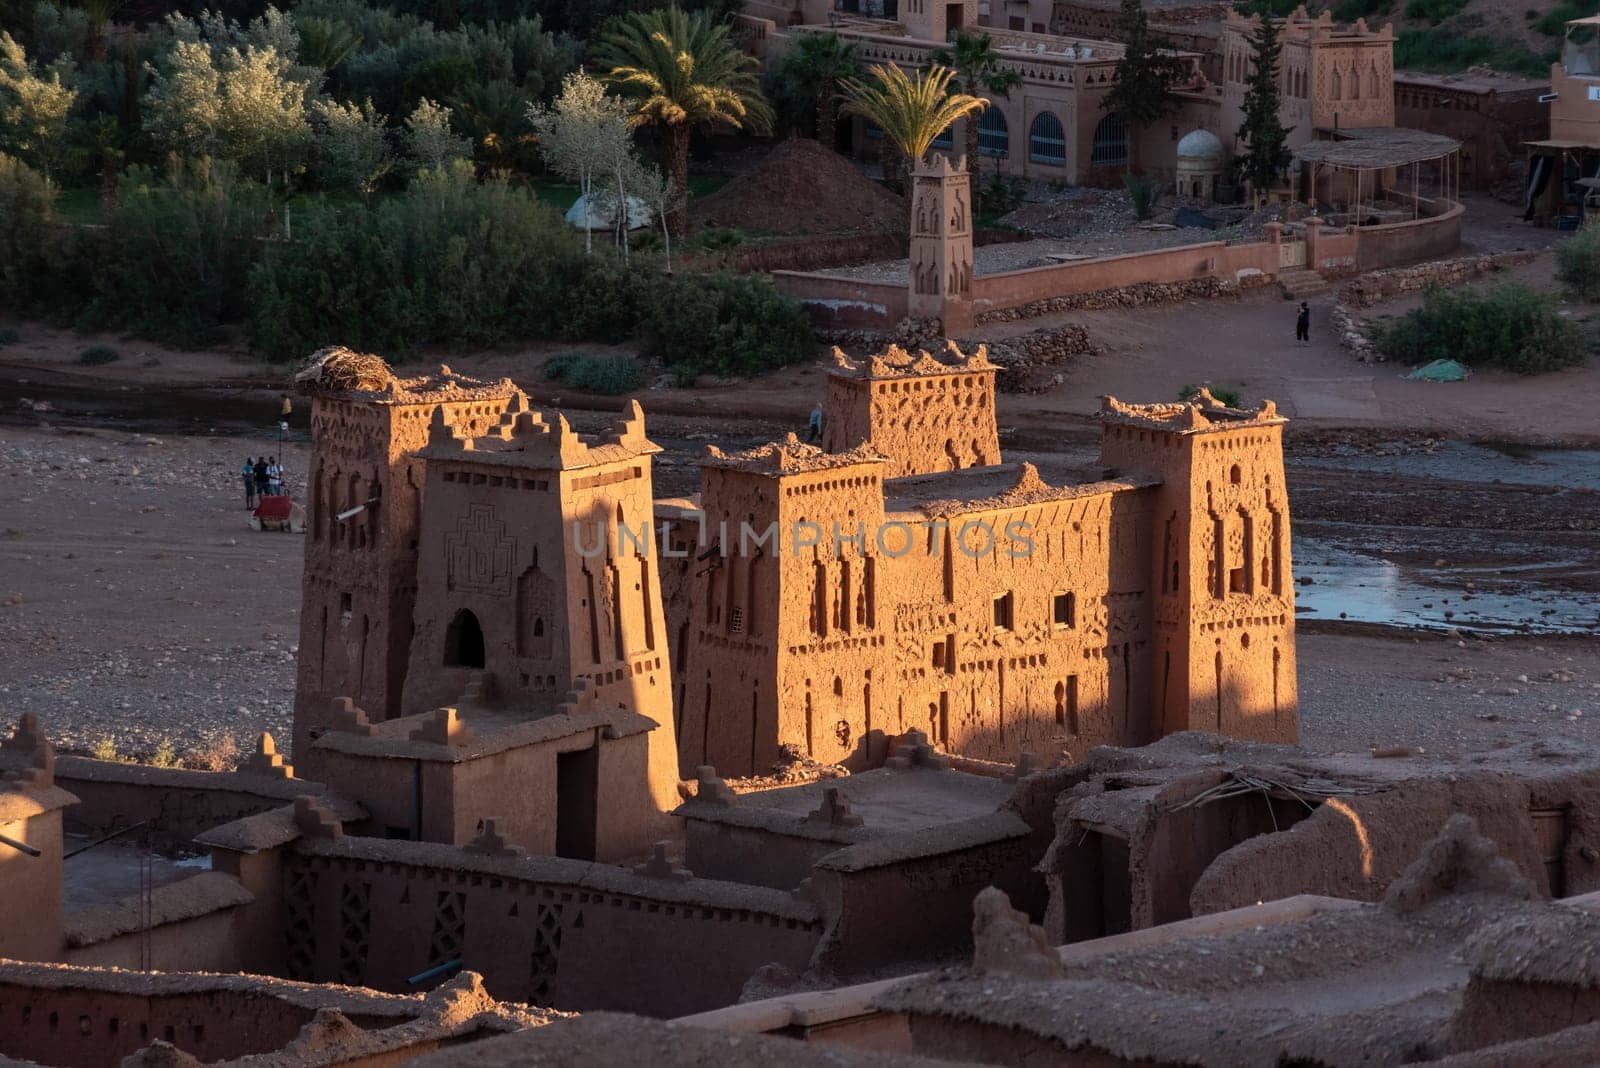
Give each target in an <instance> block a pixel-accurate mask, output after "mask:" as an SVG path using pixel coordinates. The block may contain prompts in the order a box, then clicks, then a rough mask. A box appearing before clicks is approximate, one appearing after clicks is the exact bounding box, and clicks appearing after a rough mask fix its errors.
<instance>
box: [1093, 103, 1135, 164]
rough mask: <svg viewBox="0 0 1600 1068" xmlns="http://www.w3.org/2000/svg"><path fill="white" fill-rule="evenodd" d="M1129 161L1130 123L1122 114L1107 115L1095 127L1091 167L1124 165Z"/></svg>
mask: <svg viewBox="0 0 1600 1068" xmlns="http://www.w3.org/2000/svg"><path fill="white" fill-rule="evenodd" d="M1127 163H1128V124H1127V123H1125V122H1123V121H1122V116H1121V115H1107V116H1106V117H1105V118H1103V119H1101V120H1100V125H1098V126H1096V127H1095V128H1094V151H1093V152H1092V153H1091V154H1090V156H1089V166H1091V167H1123V166H1126V165H1127Z"/></svg>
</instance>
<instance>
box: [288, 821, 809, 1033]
mask: <svg viewBox="0 0 1600 1068" xmlns="http://www.w3.org/2000/svg"><path fill="white" fill-rule="evenodd" d="M297 850H298V851H297V852H296V853H295V854H293V855H291V856H289V857H287V858H286V872H285V876H286V879H287V888H288V889H287V893H286V899H285V907H286V912H287V915H286V918H285V919H286V923H285V926H286V929H287V936H288V939H289V946H290V950H289V966H290V972H291V975H292V977H294V978H301V979H307V980H313V981H317V982H341V983H355V984H361V985H365V986H371V987H375V988H378V989H381V990H396V991H399V990H408V989H411V988H410V987H408V986H407V985H406V977H408V976H411V975H415V974H417V973H419V972H422V971H424V970H425V969H427V968H430V967H433V966H436V965H439V964H443V963H446V962H448V961H451V960H456V959H459V960H461V962H462V966H463V967H464V968H468V969H470V970H472V971H475V972H478V973H480V974H482V975H483V977H484V983H485V985H486V986H487V987H488V989H489V991H490V993H491V994H493V995H494V996H495V997H497V998H501V999H506V1000H514V1001H527V1002H531V1003H533V1004H536V1005H545V1006H553V1007H556V1008H563V1009H575V1010H589V1009H621V1010H626V1011H631V1012H640V1013H644V1014H647V1015H656V1016H677V1015H682V1014H685V1013H690V1012H697V1011H702V1010H704V1009H708V1008H713V1007H716V1006H719V1005H725V1004H728V1003H730V1002H732V1001H734V1000H736V999H737V998H738V995H739V991H740V990H741V989H742V987H743V985H744V983H745V981H746V980H747V979H748V978H749V977H750V975H751V974H752V973H754V972H755V970H756V969H757V968H759V967H760V966H761V965H763V964H766V963H769V962H777V963H780V964H782V965H784V966H785V967H788V968H790V969H791V970H793V971H795V972H800V971H803V970H805V967H806V962H807V961H808V960H809V958H810V956H811V953H812V950H813V948H814V947H815V945H816V942H817V939H818V938H819V937H820V935H821V930H822V927H821V920H820V918H819V917H818V915H817V913H816V911H815V910H814V909H813V908H812V907H811V906H810V905H808V904H805V903H802V902H800V901H797V900H796V899H794V898H792V897H790V896H789V895H787V894H782V893H779V892H777V891H772V890H766V889H762V888H757V887H747V886H735V885H732V884H728V883H719V882H713V881H710V880H704V879H693V880H689V881H687V882H679V881H674V880H672V879H652V878H647V877H644V876H639V875H634V874H632V873H630V872H627V871H626V870H623V869H618V868H611V867H608V866H605V865H599V864H589V863H583V862H579V861H568V860H562V859H558V858H553V857H530V858H508V859H503V860H502V859H493V858H486V857H481V856H474V855H471V854H468V853H465V852H463V851H461V850H456V849H452V848H449V847H446V846H439V845H431V844H426V843H416V842H379V841H374V840H370V839H369V840H354V839H333V840H319V841H315V842H305V841H303V842H301V843H300V844H299V845H298V847H297ZM686 976H692V977H693V981H692V982H687V981H685V977H686Z"/></svg>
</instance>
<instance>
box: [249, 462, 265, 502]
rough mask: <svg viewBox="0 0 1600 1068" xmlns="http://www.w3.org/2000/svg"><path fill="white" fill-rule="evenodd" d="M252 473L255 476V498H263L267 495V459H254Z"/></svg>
mask: <svg viewBox="0 0 1600 1068" xmlns="http://www.w3.org/2000/svg"><path fill="white" fill-rule="evenodd" d="M252 472H253V473H254V474H255V476H256V496H258V497H265V496H266V495H267V458H266V457H265V456H257V457H256V464H255V467H254V468H253V469H252Z"/></svg>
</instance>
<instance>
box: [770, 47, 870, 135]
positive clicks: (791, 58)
mask: <svg viewBox="0 0 1600 1068" xmlns="http://www.w3.org/2000/svg"><path fill="white" fill-rule="evenodd" d="M860 71H861V67H860V64H859V63H857V62H856V46H855V42H853V41H846V40H845V39H844V38H842V37H840V36H839V35H838V34H837V33H834V32H833V31H832V30H829V31H828V32H826V33H802V34H797V35H795V40H794V43H793V44H791V45H790V46H789V48H788V49H787V50H786V51H785V52H784V53H783V59H782V60H780V61H779V65H778V76H779V77H780V78H782V79H784V81H785V82H787V83H788V84H789V85H791V86H793V87H794V89H795V90H796V95H797V96H803V97H805V98H807V99H809V100H812V101H815V103H816V109H817V140H818V141H820V142H822V143H823V144H824V145H826V146H828V147H829V148H833V147H834V145H835V143H836V138H835V135H834V118H835V116H837V115H838V113H839V86H840V84H841V83H842V82H844V81H846V80H848V79H850V78H853V77H855V76H856V75H857V74H859V73H860Z"/></svg>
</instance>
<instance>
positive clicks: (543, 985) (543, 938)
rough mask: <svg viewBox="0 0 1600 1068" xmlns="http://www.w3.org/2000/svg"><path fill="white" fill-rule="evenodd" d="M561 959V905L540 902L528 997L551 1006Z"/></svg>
mask: <svg viewBox="0 0 1600 1068" xmlns="http://www.w3.org/2000/svg"><path fill="white" fill-rule="evenodd" d="M560 958H561V906H560V905H540V906H539V915H538V922H537V923H536V924H535V925H534V928H533V967H532V970H531V974H530V975H529V981H528V991H529V994H528V1000H529V1001H530V1002H531V1003H532V1004H534V1005H538V1006H540V1007H541V1008H549V1007H550V1005H551V1004H552V1002H553V1001H554V1000H555V989H556V969H557V967H558V966H559V965H560Z"/></svg>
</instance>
